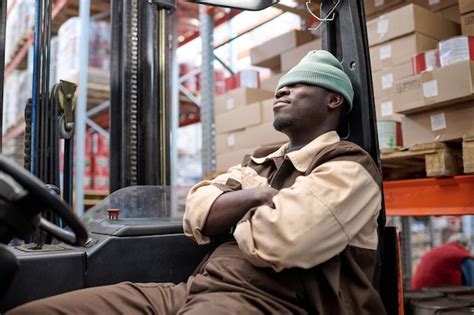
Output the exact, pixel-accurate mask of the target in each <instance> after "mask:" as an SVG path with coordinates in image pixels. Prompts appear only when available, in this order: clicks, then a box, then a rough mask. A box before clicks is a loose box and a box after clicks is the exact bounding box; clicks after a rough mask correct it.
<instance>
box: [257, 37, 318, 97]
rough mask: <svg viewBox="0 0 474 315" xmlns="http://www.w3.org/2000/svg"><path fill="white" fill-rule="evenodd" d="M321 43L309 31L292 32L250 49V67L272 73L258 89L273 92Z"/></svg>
mask: <svg viewBox="0 0 474 315" xmlns="http://www.w3.org/2000/svg"><path fill="white" fill-rule="evenodd" d="M320 48H321V42H320V40H319V39H315V36H314V35H313V34H312V33H311V32H309V31H296V30H292V31H290V32H288V33H285V34H283V35H281V36H278V37H276V38H273V39H271V40H269V41H267V42H264V43H262V44H261V45H259V46H256V47H254V48H252V49H250V60H251V63H252V65H254V66H258V67H264V68H268V69H270V70H271V71H272V73H271V75H270V77H269V78H267V79H266V80H263V81H262V82H261V84H260V87H261V88H262V89H264V90H268V91H275V88H276V86H277V83H278V80H279V79H280V77H281V76H282V75H283V73H285V72H287V71H288V70H289V69H291V68H292V67H293V66H294V65H296V64H297V63H298V62H299V61H300V60H301V58H302V57H303V56H304V55H306V53H307V52H308V51H310V50H315V49H320Z"/></svg>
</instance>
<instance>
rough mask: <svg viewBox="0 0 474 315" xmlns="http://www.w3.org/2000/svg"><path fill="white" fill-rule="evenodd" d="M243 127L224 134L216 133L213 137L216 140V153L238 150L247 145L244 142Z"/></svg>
mask: <svg viewBox="0 0 474 315" xmlns="http://www.w3.org/2000/svg"><path fill="white" fill-rule="evenodd" d="M246 135H247V134H246V132H245V129H241V130H236V131H232V132H229V133H224V134H217V135H216V137H215V141H216V143H215V144H216V154H222V153H225V152H229V151H233V150H240V149H243V148H246V147H248V145H246V143H245V141H246V140H245V137H246Z"/></svg>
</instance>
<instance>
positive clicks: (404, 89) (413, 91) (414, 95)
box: [393, 74, 423, 114]
mask: <svg viewBox="0 0 474 315" xmlns="http://www.w3.org/2000/svg"><path fill="white" fill-rule="evenodd" d="M422 86H423V81H422V78H421V74H417V75H414V76H411V77H408V78H405V79H401V80H398V81H397V82H395V96H394V104H393V108H394V112H395V113H397V114H400V113H404V112H407V111H409V110H411V109H413V108H419V107H422V106H423V88H422Z"/></svg>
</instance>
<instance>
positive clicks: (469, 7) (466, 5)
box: [459, 0, 474, 14]
mask: <svg viewBox="0 0 474 315" xmlns="http://www.w3.org/2000/svg"><path fill="white" fill-rule="evenodd" d="M472 11H474V1H472V0H459V12H460V13H461V14H466V13H469V12H472Z"/></svg>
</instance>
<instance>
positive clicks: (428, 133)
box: [395, 60, 474, 146]
mask: <svg viewBox="0 0 474 315" xmlns="http://www.w3.org/2000/svg"><path fill="white" fill-rule="evenodd" d="M395 85H396V91H397V92H396V93H397V95H396V105H395V111H396V112H398V113H402V114H406V117H404V118H403V120H402V130H403V139H404V145H406V146H412V145H414V144H420V143H427V142H434V141H446V140H454V139H460V138H462V137H463V136H466V135H472V134H474V101H473V99H474V62H473V61H470V60H466V61H460V62H457V63H453V64H450V65H447V66H444V67H440V68H437V69H434V70H432V71H426V72H423V73H421V74H418V75H415V76H412V77H409V78H406V79H403V80H400V81H398V82H396V83H395Z"/></svg>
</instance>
